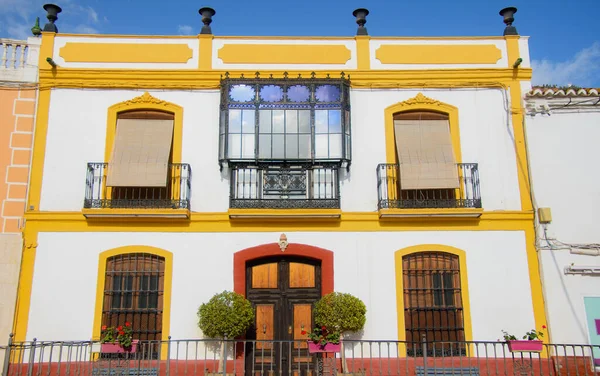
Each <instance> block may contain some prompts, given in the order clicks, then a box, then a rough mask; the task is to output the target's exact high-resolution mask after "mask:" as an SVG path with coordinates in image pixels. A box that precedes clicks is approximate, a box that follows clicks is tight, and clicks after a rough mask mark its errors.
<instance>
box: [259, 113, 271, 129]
mask: <svg viewBox="0 0 600 376" xmlns="http://www.w3.org/2000/svg"><path fill="white" fill-rule="evenodd" d="M258 115H259V125H258V131H259V132H260V133H271V110H260V111H258Z"/></svg>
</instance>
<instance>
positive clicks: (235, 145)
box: [227, 134, 242, 158]
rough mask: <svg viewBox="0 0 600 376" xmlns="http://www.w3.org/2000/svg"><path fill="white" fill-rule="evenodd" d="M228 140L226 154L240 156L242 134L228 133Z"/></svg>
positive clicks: (233, 156) (234, 156) (230, 156)
mask: <svg viewBox="0 0 600 376" xmlns="http://www.w3.org/2000/svg"><path fill="white" fill-rule="evenodd" d="M228 142H229V145H228V147H227V154H228V155H229V158H240V157H241V156H242V135H241V134H230V135H229V140H228Z"/></svg>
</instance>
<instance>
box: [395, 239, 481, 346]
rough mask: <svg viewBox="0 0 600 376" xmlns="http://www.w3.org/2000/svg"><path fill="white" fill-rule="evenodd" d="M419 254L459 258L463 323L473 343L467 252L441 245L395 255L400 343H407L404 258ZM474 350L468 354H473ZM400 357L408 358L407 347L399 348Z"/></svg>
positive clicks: (422, 245)
mask: <svg viewBox="0 0 600 376" xmlns="http://www.w3.org/2000/svg"><path fill="white" fill-rule="evenodd" d="M419 252H445V253H450V254H452V255H456V256H458V261H459V268H460V289H461V298H462V307H463V323H464V332H465V341H467V342H468V341H473V328H472V325H471V303H470V300H469V282H468V279H467V259H466V253H465V251H463V250H461V249H458V248H454V247H450V246H447V245H441V244H421V245H415V246H412V247H407V248H403V249H400V250H398V251H396V252H395V254H394V265H395V273H396V317H397V320H398V341H401V342H402V341H406V330H405V328H406V323H405V321H404V280H403V273H402V257H403V256H406V255H409V254H414V253H419ZM472 350H473V349H472V348H471V349H468V350H467V353H469V354H472V353H473V352H472ZM398 355H399V356H400V357H406V346H403V345H401V346H400V347H399V354H398Z"/></svg>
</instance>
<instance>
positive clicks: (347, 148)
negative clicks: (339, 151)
mask: <svg viewBox="0 0 600 376" xmlns="http://www.w3.org/2000/svg"><path fill="white" fill-rule="evenodd" d="M344 157H345V158H350V136H346V155H344Z"/></svg>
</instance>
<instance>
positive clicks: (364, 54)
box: [355, 35, 371, 70]
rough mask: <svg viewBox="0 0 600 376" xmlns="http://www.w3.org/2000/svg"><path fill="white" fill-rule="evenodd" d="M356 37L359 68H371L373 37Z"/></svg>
mask: <svg viewBox="0 0 600 376" xmlns="http://www.w3.org/2000/svg"><path fill="white" fill-rule="evenodd" d="M355 38H356V63H357V68H358V69H361V70H368V69H371V42H370V40H371V37H369V36H368V35H357V36H356V37H355Z"/></svg>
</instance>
